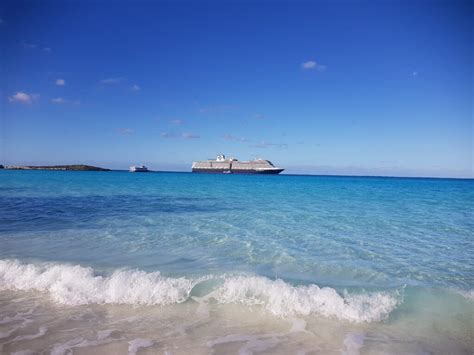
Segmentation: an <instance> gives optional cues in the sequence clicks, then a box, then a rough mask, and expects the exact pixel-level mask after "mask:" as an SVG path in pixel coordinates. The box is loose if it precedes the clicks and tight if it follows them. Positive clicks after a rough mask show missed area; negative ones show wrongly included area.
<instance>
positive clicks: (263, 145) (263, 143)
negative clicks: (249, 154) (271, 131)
mask: <svg viewBox="0 0 474 355" xmlns="http://www.w3.org/2000/svg"><path fill="white" fill-rule="evenodd" d="M254 147H255V148H268V147H275V148H281V149H286V148H288V144H286V143H270V142H266V141H261V142H260V143H258V144H255V145H254Z"/></svg>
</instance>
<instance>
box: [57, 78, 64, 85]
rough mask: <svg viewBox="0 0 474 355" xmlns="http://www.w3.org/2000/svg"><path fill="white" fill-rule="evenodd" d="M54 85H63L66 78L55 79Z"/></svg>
mask: <svg viewBox="0 0 474 355" xmlns="http://www.w3.org/2000/svg"><path fill="white" fill-rule="evenodd" d="M56 85H57V86H64V85H66V80H64V79H57V80H56Z"/></svg>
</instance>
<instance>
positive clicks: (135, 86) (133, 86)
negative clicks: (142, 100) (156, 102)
mask: <svg viewBox="0 0 474 355" xmlns="http://www.w3.org/2000/svg"><path fill="white" fill-rule="evenodd" d="M130 89H131V90H132V91H140V90H141V89H142V88H141V87H140V86H138V85H137V84H135V85H132V87H131V88H130Z"/></svg>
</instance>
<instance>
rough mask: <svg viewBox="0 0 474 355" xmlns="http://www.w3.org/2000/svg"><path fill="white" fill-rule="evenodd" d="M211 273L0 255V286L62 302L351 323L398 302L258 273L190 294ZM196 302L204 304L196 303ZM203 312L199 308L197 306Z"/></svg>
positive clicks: (220, 280) (381, 314)
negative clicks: (252, 309) (243, 309)
mask: <svg viewBox="0 0 474 355" xmlns="http://www.w3.org/2000/svg"><path fill="white" fill-rule="evenodd" d="M210 278H212V277H211V276H208V277H204V278H198V279H189V278H184V277H181V278H169V277H164V276H161V275H160V273H159V272H152V273H146V272H144V271H138V270H117V271H115V272H113V273H112V274H111V275H110V276H98V275H95V274H94V270H93V269H91V268H87V267H81V266H71V265H59V264H22V263H20V262H19V261H17V260H0V290H36V291H42V292H47V293H48V294H49V295H50V297H51V298H52V299H53V300H54V301H56V302H58V303H60V304H65V305H83V304H129V305H168V304H176V303H181V302H184V301H186V300H189V299H191V298H192V299H199V300H200V302H206V303H208V302H210V301H211V300H212V299H214V300H215V301H217V302H218V303H220V304H231V303H233V304H242V305H246V306H260V307H263V308H265V309H266V310H267V311H268V312H270V313H272V314H274V315H277V316H282V317H287V316H308V315H311V314H318V315H322V316H326V317H333V318H337V319H340V320H347V321H352V322H371V321H379V320H381V319H384V318H385V317H387V316H388V314H389V313H390V312H391V311H392V310H393V309H395V307H396V306H397V304H398V302H399V297H398V295H397V292H392V293H389V292H373V293H363V294H352V295H351V294H348V295H345V296H342V295H340V294H339V293H338V292H337V291H336V290H334V289H332V288H329V287H323V288H320V287H318V286H317V285H309V286H292V285H290V284H288V283H285V282H284V281H282V280H270V279H268V278H265V277H260V276H229V275H227V276H220V277H214V279H217V285H216V284H215V283H214V286H215V288H214V290H213V291H211V292H208V293H207V295H205V296H203V297H194V296H193V297H191V296H190V295H191V291H192V289H193V287H194V286H196V285H197V284H199V283H200V282H202V281H203V280H209V279H210ZM201 307H204V306H203V305H201ZM203 312H204V310H203Z"/></svg>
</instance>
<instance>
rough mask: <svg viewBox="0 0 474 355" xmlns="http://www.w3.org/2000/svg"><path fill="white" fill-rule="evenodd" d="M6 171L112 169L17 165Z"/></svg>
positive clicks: (8, 166) (6, 167) (103, 169)
mask: <svg viewBox="0 0 474 355" xmlns="http://www.w3.org/2000/svg"><path fill="white" fill-rule="evenodd" d="M5 169H11V170H73V171H110V169H105V168H99V167H97V166H91V165H82V164H74V165H38V166H33V165H24V166H17V165H7V166H5Z"/></svg>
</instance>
